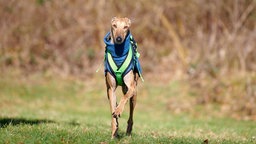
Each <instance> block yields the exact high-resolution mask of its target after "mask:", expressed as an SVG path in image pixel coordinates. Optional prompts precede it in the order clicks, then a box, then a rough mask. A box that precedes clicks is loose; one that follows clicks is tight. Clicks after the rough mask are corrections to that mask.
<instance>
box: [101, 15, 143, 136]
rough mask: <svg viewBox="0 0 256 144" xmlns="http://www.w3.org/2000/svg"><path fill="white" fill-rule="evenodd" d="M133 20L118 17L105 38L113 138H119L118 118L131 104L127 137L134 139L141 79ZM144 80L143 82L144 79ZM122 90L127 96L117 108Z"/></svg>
mask: <svg viewBox="0 0 256 144" xmlns="http://www.w3.org/2000/svg"><path fill="white" fill-rule="evenodd" d="M130 26H131V20H130V19H128V18H117V17H114V18H112V20H111V29H110V32H108V33H107V35H106V36H105V37H104V42H105V44H106V47H105V48H106V50H105V61H104V65H105V78H106V87H107V95H108V99H109V103H110V110H111V114H112V121H111V127H112V138H116V137H118V133H117V131H118V118H119V117H120V115H121V114H122V112H123V110H124V107H125V104H126V103H127V101H128V100H129V101H130V115H129V119H128V121H127V123H128V126H127V130H126V134H127V135H131V132H132V126H133V112H134V108H135V105H136V99H137V90H136V87H137V83H138V79H139V77H141V78H142V76H141V67H140V63H139V60H138V58H139V53H138V52H137V43H136V42H135V40H134V39H133V37H132V35H131V32H130ZM142 80H143V79H142ZM118 86H121V87H122V91H123V94H124V96H123V97H122V98H121V100H120V102H119V104H117V98H116V95H115V90H116V88H117V87H118Z"/></svg>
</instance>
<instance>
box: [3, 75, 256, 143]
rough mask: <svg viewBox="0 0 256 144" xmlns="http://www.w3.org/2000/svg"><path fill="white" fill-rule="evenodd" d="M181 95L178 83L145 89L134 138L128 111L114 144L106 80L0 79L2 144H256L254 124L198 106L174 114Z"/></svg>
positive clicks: (141, 90) (150, 85)
mask: <svg viewBox="0 0 256 144" xmlns="http://www.w3.org/2000/svg"><path fill="white" fill-rule="evenodd" d="M182 89H183V86H182V85H181V84H180V82H179V81H173V82H170V83H168V84H165V85H161V84H154V83H151V82H149V81H146V82H145V83H140V84H139V91H138V95H139V97H138V102H137V106H136V111H135V118H134V119H135V122H134V130H133V135H132V137H127V136H125V129H126V121H127V118H128V107H126V109H125V111H124V113H123V115H122V116H121V118H120V122H119V123H120V125H119V126H120V129H119V132H120V135H121V137H120V138H119V139H115V140H111V139H110V137H111V136H110V135H111V132H110V118H111V115H110V111H109V103H108V100H107V97H106V93H105V92H106V90H105V85H104V79H103V76H101V75H96V76H95V77H93V78H92V79H91V80H84V81H83V80H80V81H78V80H75V79H71V78H69V79H62V78H58V77H52V76H42V75H32V76H29V77H18V76H16V75H9V76H3V75H1V79H0V143H26V144H27V143H103V144H104V143H136V144H137V143H191V144H194V143H203V142H204V141H206V140H208V142H209V143H232V144H233V143H237V144H241V143H246V144H247V143H256V123H255V122H254V121H237V120H234V119H230V118H225V117H219V116H215V115H211V112H209V111H206V110H205V111H204V107H197V106H195V107H191V109H193V108H198V113H197V114H189V112H187V113H178V114H175V113H173V112H172V111H170V110H169V109H168V107H167V104H168V101H169V100H170V99H171V98H172V99H174V100H175V98H176V97H177V99H178V97H183V96H182ZM120 93H121V92H120V91H118V94H119V95H120ZM185 98H186V97H185ZM119 99H120V97H119ZM188 100H189V99H188Z"/></svg>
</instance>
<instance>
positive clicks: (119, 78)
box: [107, 46, 133, 85]
mask: <svg viewBox="0 0 256 144" xmlns="http://www.w3.org/2000/svg"><path fill="white" fill-rule="evenodd" d="M132 57H133V54H132V48H131V46H130V48H129V52H128V55H127V57H126V59H125V61H124V62H123V64H122V65H121V66H120V67H119V68H118V67H117V65H116V63H115V62H114V60H113V58H112V56H111V54H110V53H109V52H107V59H108V62H109V64H110V67H111V68H112V70H113V71H114V73H115V76H116V80H117V84H118V85H122V84H123V77H122V75H123V73H124V72H125V70H126V69H127V67H128V66H129V64H130V62H131V60H132Z"/></svg>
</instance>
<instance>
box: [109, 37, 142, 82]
mask: <svg viewBox="0 0 256 144" xmlns="http://www.w3.org/2000/svg"><path fill="white" fill-rule="evenodd" d="M104 43H105V44H106V47H105V48H106V49H105V61H104V65H105V75H106V73H107V72H109V73H110V74H111V75H112V76H114V77H116V76H115V72H114V71H113V69H112V68H111V66H110V64H109V61H108V58H107V56H106V54H107V52H109V53H110V54H111V56H112V58H113V60H114V62H115V64H116V66H117V67H118V68H119V67H121V65H122V64H123V62H124V61H125V59H126V57H127V54H128V52H129V48H130V47H132V51H133V58H132V60H131V62H130V64H129V66H128V67H127V68H126V70H125V71H124V73H123V75H122V78H123V77H124V76H125V75H126V74H127V73H128V72H129V71H131V70H133V71H135V72H137V73H138V74H139V76H140V77H142V69H141V66H140V62H139V59H138V58H139V57H138V55H139V54H138V52H137V44H136V42H135V41H134V39H133V37H132V35H131V33H130V32H129V33H128V34H127V36H126V38H125V40H124V42H123V43H122V44H113V43H111V40H110V32H108V33H107V34H106V36H105V37H104Z"/></svg>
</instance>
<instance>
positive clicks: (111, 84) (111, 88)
mask: <svg viewBox="0 0 256 144" xmlns="http://www.w3.org/2000/svg"><path fill="white" fill-rule="evenodd" d="M106 85H107V94H108V99H109V104H110V111H111V114H113V113H114V111H115V109H116V105H117V104H116V95H115V90H116V81H115V79H114V78H113V77H112V76H111V75H110V74H109V73H107V75H106ZM111 127H112V138H115V137H118V133H117V131H118V117H114V116H112V120H111Z"/></svg>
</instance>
